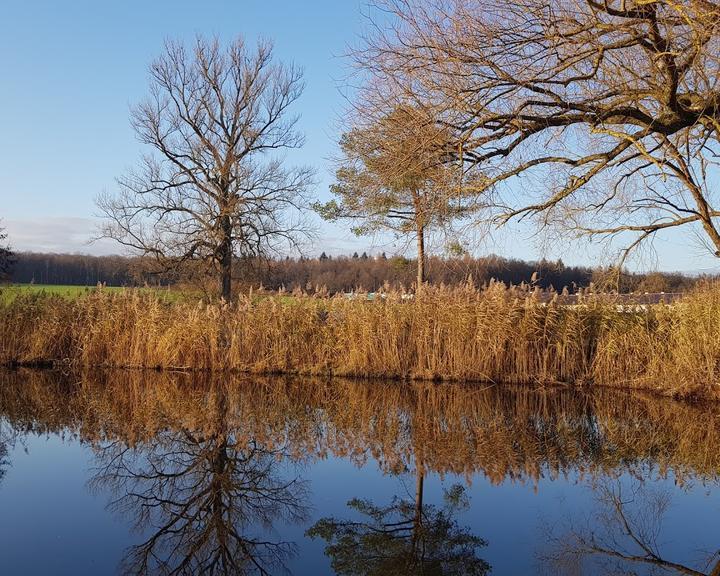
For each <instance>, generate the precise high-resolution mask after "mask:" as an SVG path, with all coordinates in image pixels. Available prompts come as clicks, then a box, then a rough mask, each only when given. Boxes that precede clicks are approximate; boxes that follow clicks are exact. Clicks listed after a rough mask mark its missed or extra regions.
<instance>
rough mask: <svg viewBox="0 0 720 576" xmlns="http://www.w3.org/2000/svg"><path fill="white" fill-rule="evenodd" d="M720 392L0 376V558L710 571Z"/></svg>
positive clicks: (225, 568) (122, 568)
mask: <svg viewBox="0 0 720 576" xmlns="http://www.w3.org/2000/svg"><path fill="white" fill-rule="evenodd" d="M719 473H720V409H719V408H718V407H717V406H712V405H710V406H708V405H692V404H684V403H679V402H676V401H672V400H668V399H658V398H654V397H652V396H649V395H647V394H642V393H638V392H633V393H620V392H610V391H607V390H601V391H596V392H595V393H590V392H587V391H577V390H576V391H573V390H566V389H560V388H549V389H545V390H540V391H537V390H535V391H533V390H530V389H527V388H515V387H499V386H491V387H482V386H477V385H473V386H460V385H436V384H412V385H411V384H401V383H377V382H348V381H342V380H334V381H320V380H307V379H306V380H302V379H282V378H275V379H257V378H254V379H250V378H248V377H236V376H234V377H224V378H223V379H220V378H218V377H215V378H211V377H209V376H197V375H195V376H191V375H184V374H175V375H173V374H159V373H143V372H103V373H93V374H84V375H63V374H59V373H56V372H47V371H46V372H33V371H15V372H9V371H8V372H0V574H3V575H15V574H18V575H34V574H38V575H40V574H42V575H54V574H58V575H60V574H62V575H65V574H67V575H80V574H92V575H99V574H126V573H127V574H287V573H290V574H307V575H322V574H348V575H350V574H352V575H370V574H372V575H380V574H388V575H409V574H433V575H439V574H443V575H449V574H458V575H459V574H471V575H478V574H499V575H505V574H509V575H510V574H567V575H580V574H638V575H640V574H643V575H645V574H663V575H667V574H720V555H719V554H718V549H719V548H720V497H719V496H718V495H719V494H720V490H718V474H719Z"/></svg>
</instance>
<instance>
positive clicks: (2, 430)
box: [0, 419, 15, 482]
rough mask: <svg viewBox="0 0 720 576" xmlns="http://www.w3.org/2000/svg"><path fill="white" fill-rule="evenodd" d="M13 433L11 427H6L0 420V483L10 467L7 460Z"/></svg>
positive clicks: (12, 441)
mask: <svg viewBox="0 0 720 576" xmlns="http://www.w3.org/2000/svg"><path fill="white" fill-rule="evenodd" d="M14 436H15V433H14V432H13V429H12V427H10V426H8V425H7V424H6V423H5V422H4V421H3V420H2V419H0V482H2V480H3V478H4V477H5V473H6V472H7V468H8V466H10V460H9V459H8V453H9V451H10V448H11V447H12V445H13V443H14Z"/></svg>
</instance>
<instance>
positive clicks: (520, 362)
mask: <svg viewBox="0 0 720 576" xmlns="http://www.w3.org/2000/svg"><path fill="white" fill-rule="evenodd" d="M48 360H50V361H55V362H62V363H65V364H68V365H71V366H74V367H91V366H105V367H142V368H165V369H168V368H175V369H177V368H181V369H192V370H209V371H240V372H249V373H255V374H260V373H291V374H316V375H317V374H326V375H336V376H352V377H367V378H371V377H384V378H398V379H408V380H412V379H417V380H434V379H437V380H459V381H485V382H511V383H536V384H545V383H558V382H562V383H567V384H577V383H582V384H590V383H594V384H599V385H608V386H622V387H633V388H644V389H652V390H654V391H656V392H659V393H663V394H670V395H677V396H694V397H711V398H716V397H718V396H720V395H719V394H718V390H720V373H719V366H720V285H718V284H708V285H705V286H703V287H701V288H699V289H697V290H696V291H695V292H693V293H691V294H689V295H688V296H686V297H685V298H684V299H683V300H681V301H679V302H676V303H674V304H672V305H657V306H652V307H650V308H649V309H647V310H620V309H618V306H616V304H615V303H614V302H613V301H612V299H611V298H608V297H604V296H592V295H588V296H585V297H584V298H583V300H582V303H581V304H580V305H576V306H566V305H563V304H562V302H561V301H560V299H558V298H555V299H554V300H552V301H551V302H548V303H541V302H540V301H539V299H538V297H537V295H536V294H534V293H532V292H529V291H527V290H523V289H521V288H505V287H504V286H502V285H499V284H492V285H490V286H488V287H487V288H485V289H483V290H476V289H474V288H472V287H461V288H434V289H430V288H429V289H427V290H425V292H424V293H423V294H422V295H421V297H419V298H417V299H415V300H409V301H408V300H402V299H401V297H400V295H399V294H388V295H387V297H386V298H376V299H375V300H373V301H367V300H364V299H357V300H348V299H346V298H342V297H337V298H317V297H313V296H309V295H299V296H297V297H294V298H287V297H283V298H280V297H268V298H261V299H258V298H255V297H253V296H252V295H250V296H242V297H240V298H239V300H238V301H237V303H236V304H235V306H232V307H228V306H222V305H220V304H207V303H202V302H197V303H191V302H174V303H169V302H165V301H163V300H161V299H159V298H157V297H156V296H154V295H152V294H141V293H105V292H102V291H101V292H98V293H96V294H92V295H90V296H87V297H85V298H82V299H76V300H71V301H68V300H66V299H62V298H58V297H54V296H48V295H30V296H27V297H18V298H16V299H15V300H13V301H12V302H9V303H6V304H4V305H2V306H0V363H5V364H12V363H20V364H26V363H34V362H42V361H48Z"/></svg>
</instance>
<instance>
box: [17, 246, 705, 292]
mask: <svg viewBox="0 0 720 576" xmlns="http://www.w3.org/2000/svg"><path fill="white" fill-rule="evenodd" d="M415 274H416V270H415V261H414V260H412V259H408V258H405V257H402V256H392V257H388V256H386V255H384V254H382V255H380V256H368V255H367V254H366V253H363V254H357V253H355V254H353V255H352V256H339V257H331V256H326V255H325V254H324V253H323V254H322V255H321V256H320V257H319V258H285V259H274V260H262V261H261V260H244V261H240V260H239V261H236V262H235V264H234V276H235V277H236V279H237V281H238V285H239V286H242V287H244V288H245V289H247V288H249V287H253V288H258V287H260V286H262V287H264V288H266V289H269V290H278V289H281V288H284V289H286V290H288V291H293V290H297V289H301V290H307V291H315V290H317V289H322V288H325V289H327V291H328V292H330V293H336V292H349V291H352V290H358V289H361V290H367V291H377V290H380V289H382V288H388V289H402V288H410V287H411V286H412V284H413V282H414V280H415ZM197 277H198V275H197V274H190V273H189V271H188V273H187V274H181V273H177V272H173V273H168V272H164V273H159V272H157V270H156V269H155V268H154V266H153V263H152V262H151V261H149V260H146V259H143V258H140V257H126V256H89V255H77V254H42V253H30V252H21V253H18V254H17V258H16V262H15V264H14V266H13V270H12V274H11V280H12V281H13V282H17V283H23V284H26V283H35V284H69V285H80V286H94V285H96V284H98V283H103V284H106V285H108V286H143V285H171V284H178V283H188V282H191V280H190V278H197ZM427 277H428V281H429V282H430V283H431V284H434V285H440V284H445V285H457V284H460V283H465V282H467V281H468V280H471V281H472V282H474V283H475V284H476V285H482V284H485V283H487V282H489V281H490V280H492V279H494V280H497V281H500V282H503V283H505V284H508V285H510V284H521V283H526V284H534V285H537V286H539V287H540V288H544V289H547V288H551V287H552V288H555V289H556V290H562V289H564V288H567V289H568V290H569V291H570V292H573V291H575V290H576V289H577V288H584V287H588V286H589V285H590V284H591V283H593V284H595V285H605V286H609V287H617V274H615V273H613V271H612V270H608V269H607V268H590V267H585V266H566V265H565V264H563V262H562V261H561V260H557V261H548V260H540V261H533V262H527V261H523V260H516V259H510V258H502V257H499V256H485V257H479V258H474V257H471V256H463V257H457V258H441V257H437V256H433V257H430V258H429V259H428V271H427ZM696 282H697V278H696V277H692V276H687V275H683V274H679V273H659V272H655V273H651V274H629V273H623V274H622V275H621V278H620V290H621V291H622V292H634V291H640V292H682V291H685V290H686V289H688V288H690V287H692V286H693V285H695V283H696Z"/></svg>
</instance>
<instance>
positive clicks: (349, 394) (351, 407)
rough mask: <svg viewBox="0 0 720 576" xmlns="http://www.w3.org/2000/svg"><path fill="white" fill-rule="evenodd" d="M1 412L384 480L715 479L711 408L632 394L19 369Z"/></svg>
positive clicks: (8, 376) (3, 375) (33, 421)
mask: <svg viewBox="0 0 720 576" xmlns="http://www.w3.org/2000/svg"><path fill="white" fill-rule="evenodd" d="M0 416H2V417H3V418H5V419H7V420H8V422H10V423H11V424H12V425H13V426H14V427H15V428H16V429H19V430H25V431H28V432H30V431H33V432H35V433H40V434H45V433H50V432H58V431H61V430H62V431H64V432H65V433H71V434H76V435H77V436H78V437H79V438H80V439H82V440H84V441H87V442H90V443H91V444H93V445H100V444H102V443H104V442H108V441H111V442H112V441H115V440H120V441H121V442H122V443H123V444H125V445H127V446H138V445H145V444H147V443H152V442H153V438H154V437H155V436H156V435H158V434H160V433H164V431H165V432H166V431H168V430H170V431H178V432H181V431H193V432H202V433H203V434H198V436H199V437H206V438H210V437H212V435H213V434H218V433H220V434H222V435H228V434H231V435H232V436H233V437H234V438H235V439H236V441H237V442H242V441H243V440H245V441H248V442H249V441H254V442H256V443H257V444H258V445H263V446H267V447H273V446H284V447H285V448H286V449H287V454H288V456H289V457H291V458H293V459H298V460H305V459H314V458H324V457H326V456H327V455H328V454H332V455H335V456H339V457H344V458H349V459H351V460H352V461H354V462H355V463H357V464H363V463H364V462H365V461H366V460H368V459H373V460H376V461H378V462H379V464H380V466H381V467H382V468H383V470H385V471H387V472H390V473H401V472H404V471H407V470H412V469H417V468H418V467H421V468H422V469H424V470H426V471H429V472H437V473H440V474H460V475H466V476H468V477H470V476H472V475H473V474H476V473H478V472H481V473H482V474H483V475H485V476H486V477H488V478H489V479H491V480H492V481H493V482H498V483H500V482H503V481H504V480H508V479H514V480H520V481H533V480H537V479H539V478H540V477H542V476H547V475H550V476H553V477H554V476H558V475H562V474H567V473H571V472H579V473H581V474H587V475H591V476H592V475H596V474H608V473H610V474H612V473H613V472H617V471H628V470H630V471H633V470H634V471H636V472H640V471H641V468H643V467H645V466H650V467H651V468H652V469H653V470H654V472H653V473H660V474H667V473H672V474H673V475H674V476H675V477H676V478H677V479H678V480H679V481H682V480H683V479H684V478H689V477H701V478H706V479H712V478H715V477H716V476H717V471H718V469H720V450H719V449H718V440H720V421H719V420H718V416H717V411H716V410H715V408H714V406H713V405H711V404H688V403H678V402H675V401H671V400H669V399H664V398H657V397H655V396H654V395H650V394H647V393H644V392H641V391H631V392H623V393H621V392H618V391H613V390H608V389H604V390H597V391H594V392H593V393H590V392H588V391H582V390H568V389H560V388H553V389H550V390H543V391H539V390H533V389H532V388H530V387H514V386H488V387H477V386H458V385H452V386H444V385H435V384H430V383H423V382H414V383H410V384H403V383H399V382H395V383H393V382H384V383H378V382H358V381H349V380H343V379H338V380H332V381H323V380H319V379H311V380H308V379H302V380H299V379H294V378H273V379H266V378H257V377H254V378H249V377H247V376H241V375H232V376H229V377H226V376H224V377H222V378H218V377H216V376H212V375H211V374H209V373H208V374H203V375H189V374H177V373H174V374H171V373H167V372H165V373H149V372H141V371H100V372H97V371H95V372H93V373H88V374H84V375H82V376H75V375H73V376H72V377H70V378H62V377H59V375H58V374H57V373H53V372H50V371H26V370H23V371H20V372H8V371H4V372H3V371H0Z"/></svg>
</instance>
